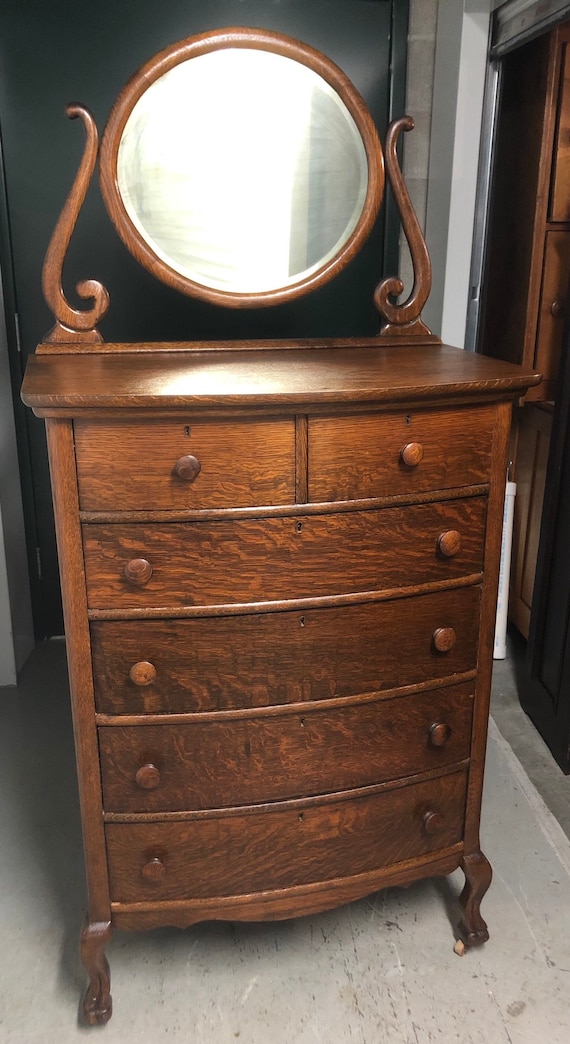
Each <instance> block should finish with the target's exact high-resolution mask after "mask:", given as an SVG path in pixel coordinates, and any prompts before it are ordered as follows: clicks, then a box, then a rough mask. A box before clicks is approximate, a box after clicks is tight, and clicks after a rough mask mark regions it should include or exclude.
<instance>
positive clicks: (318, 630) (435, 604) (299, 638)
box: [91, 585, 481, 715]
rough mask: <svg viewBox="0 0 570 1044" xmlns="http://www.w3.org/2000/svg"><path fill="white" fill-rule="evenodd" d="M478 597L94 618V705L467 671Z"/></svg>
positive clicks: (245, 699)
mask: <svg viewBox="0 0 570 1044" xmlns="http://www.w3.org/2000/svg"><path fill="white" fill-rule="evenodd" d="M480 592H481V588H480V586H479V585H476V586H469V587H459V588H452V589H451V590H443V591H436V592H435V593H432V594H424V595H415V596H413V597H407V598H397V599H395V600H389V601H377V602H366V603H364V604H356V605H354V604H349V605H344V606H342V607H331V608H325V609H301V610H295V611H286V612H276V613H254V614H251V613H248V614H240V615H234V616H200V617H194V618H186V619H181V620H180V619H179V620H156V619H152V620H138V619H136V620H104V621H100V620H97V621H94V622H92V624H91V643H92V649H93V670H94V679H95V699H96V703H97V710H99V711H101V712H102V713H105V714H110V715H125V714H166V713H170V714H173V713H192V712H195V711H219V710H222V711H223V710H235V709H241V708H248V707H264V706H268V705H271V704H289V703H299V702H305V701H315V700H328V699H332V698H334V697H347V696H357V695H358V694H359V693H374V692H379V691H386V690H389V689H397V688H400V687H402V686H411V685H423V684H425V683H429V682H435V681H436V680H437V679H441V678H445V677H453V676H456V675H459V674H462V673H464V672H465V671H474V670H475V668H476V666H477V643H478V637H479V607H480ZM315 649H318V650H319V655H318V657H315Z"/></svg>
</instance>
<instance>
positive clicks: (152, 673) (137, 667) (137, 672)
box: [129, 660, 156, 685]
mask: <svg viewBox="0 0 570 1044" xmlns="http://www.w3.org/2000/svg"><path fill="white" fill-rule="evenodd" d="M129 678H130V679H131V681H132V682H133V683H134V684H135V685H152V683H153V681H154V679H155V678H156V667H155V666H154V664H153V663H149V661H148V660H139V662H138V663H133V666H132V667H131V669H130V671H129Z"/></svg>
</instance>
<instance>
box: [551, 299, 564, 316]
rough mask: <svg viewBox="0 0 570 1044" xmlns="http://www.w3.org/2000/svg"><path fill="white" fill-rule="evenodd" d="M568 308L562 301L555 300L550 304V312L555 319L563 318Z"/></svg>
mask: <svg viewBox="0 0 570 1044" xmlns="http://www.w3.org/2000/svg"><path fill="white" fill-rule="evenodd" d="M565 311H566V309H565V307H564V304H563V302H562V301H553V302H552V304H551V305H550V314H551V316H552V318H553V319H562V318H563V317H564V313H565Z"/></svg>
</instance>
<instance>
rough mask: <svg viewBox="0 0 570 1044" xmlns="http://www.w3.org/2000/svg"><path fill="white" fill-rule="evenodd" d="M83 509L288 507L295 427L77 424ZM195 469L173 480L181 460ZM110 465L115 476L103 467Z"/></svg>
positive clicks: (183, 421) (290, 423)
mask: <svg viewBox="0 0 570 1044" xmlns="http://www.w3.org/2000/svg"><path fill="white" fill-rule="evenodd" d="M74 435H75V448H76V454H77V476H78V483H79V501H80V506H81V508H82V510H93V511H104V510H105V509H107V510H109V509H111V510H112V509H113V508H115V507H116V505H117V489H120V491H121V507H122V509H123V510H125V511H127V510H129V509H132V510H137V509H138V510H145V509H148V508H149V506H150V505H152V507H153V508H154V510H169V509H175V508H179V509H181V508H189V509H199V508H204V507H209V508H216V507H217V508H226V507H242V506H250V507H251V506H254V505H263V504H291V503H293V502H294V500H295V422H294V418H293V417H288V418H285V419H281V420H269V421H265V420H258V419H256V418H251V419H249V420H245V419H244V420H239V421H233V422H229V421H227V422H226V423H222V422H221V421H220V422H216V421H213V422H210V423H208V422H201V423H200V422H197V423H195V422H194V420H193V418H192V416H191V415H188V416H184V417H181V418H180V419H179V420H177V421H153V422H151V423H148V422H146V421H145V422H139V423H138V424H137V423H126V422H124V421H123V422H121V421H117V422H114V423H112V424H105V423H103V422H95V421H92V422H89V421H81V420H78V421H76V423H75V425H74ZM188 455H192V456H195V457H196V458H197V460H198V461H199V463H200V471H199V474H197V475H196V477H195V478H194V480H193V481H192V482H188V481H185V480H184V478H181V477H179V476H178V475H177V474H176V465H177V463H178V461H179V459H181V458H183V457H184V456H188ZM110 459H112V461H113V468H112V471H110V470H109V468H108V466H107V465H108V462H109V460H110Z"/></svg>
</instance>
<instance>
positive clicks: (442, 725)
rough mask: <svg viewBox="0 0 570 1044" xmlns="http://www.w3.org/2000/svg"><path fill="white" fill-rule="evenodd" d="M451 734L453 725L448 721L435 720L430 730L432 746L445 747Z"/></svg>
mask: <svg viewBox="0 0 570 1044" xmlns="http://www.w3.org/2000/svg"><path fill="white" fill-rule="evenodd" d="M450 736H451V726H450V725H448V724H447V722H446V721H434V723H433V725H432V726H431V728H430V730H429V741H430V744H431V746H432V747H445V744H446V743H447V741H448V739H449V737H450Z"/></svg>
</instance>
